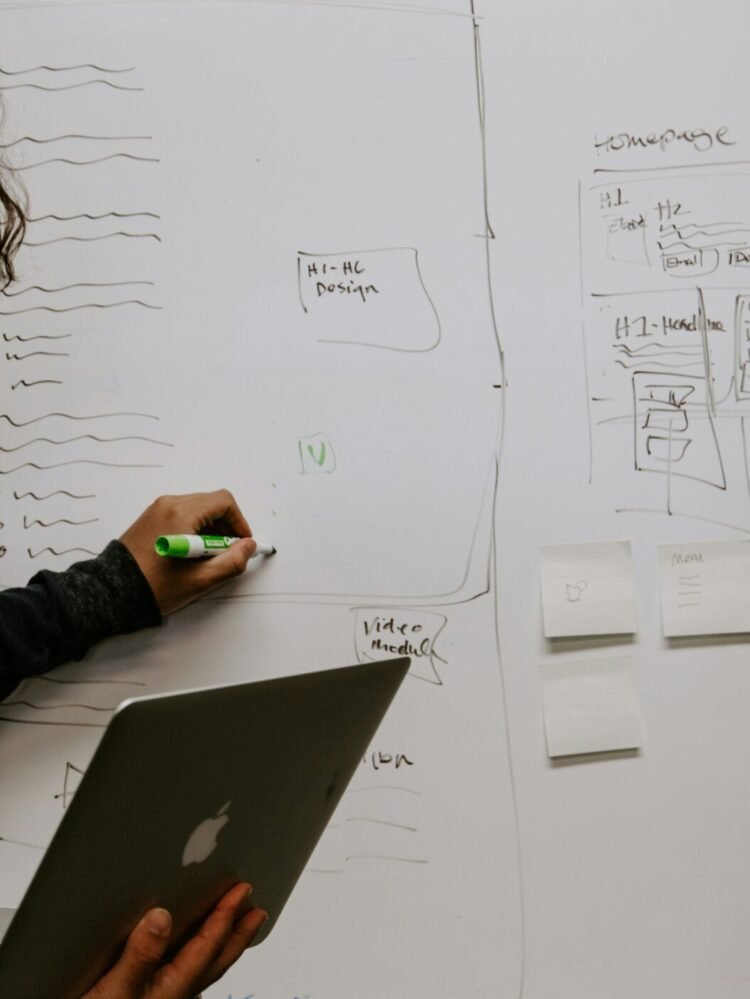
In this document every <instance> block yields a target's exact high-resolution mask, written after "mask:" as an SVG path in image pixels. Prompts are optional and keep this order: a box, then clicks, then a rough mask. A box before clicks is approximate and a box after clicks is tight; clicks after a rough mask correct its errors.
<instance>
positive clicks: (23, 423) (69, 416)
mask: <svg viewBox="0 0 750 999" xmlns="http://www.w3.org/2000/svg"><path fill="white" fill-rule="evenodd" d="M113 416H135V417H142V418H143V419H144V420H159V419H160V417H158V416H154V415H153V413H94V414H93V415H92V416H75V415H74V414H73V413H57V412H52V413H43V414H42V416H35V417H34V418H33V419H31V420H20V421H18V422H17V421H16V420H14V419H12V418H11V417H10V416H8V414H7V413H0V420H6V421H7V422H8V423H10V425H11V426H12V427H30V426H31V424H32V423H39V422H40V421H41V420H50V419H52V418H53V417H59V418H60V419H63V420H105V419H109V418H110V417H113Z"/></svg>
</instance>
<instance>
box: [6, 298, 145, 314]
mask: <svg viewBox="0 0 750 999" xmlns="http://www.w3.org/2000/svg"><path fill="white" fill-rule="evenodd" d="M125 305H139V306H141V308H143V309H153V310H154V311H156V312H160V311H161V309H162V306H161V305H151V304H150V303H149V302H142V301H141V300H140V299H139V298H129V299H127V301H125V302H109V303H108V304H106V305H105V304H104V303H103V302H87V303H86V305H69V306H67V307H66V308H60V309H56V308H54V307H53V306H51V305H32V306H30V307H29V308H27V309H0V316H20V315H23V313H24V312H56V313H62V312H81V311H83V310H84V309H120V308H122V307H123V306H125Z"/></svg>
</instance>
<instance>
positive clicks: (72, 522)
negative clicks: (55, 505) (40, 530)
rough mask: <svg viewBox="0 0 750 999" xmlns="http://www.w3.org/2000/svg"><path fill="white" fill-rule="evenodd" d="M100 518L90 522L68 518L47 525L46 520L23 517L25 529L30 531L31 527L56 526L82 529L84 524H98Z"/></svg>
mask: <svg viewBox="0 0 750 999" xmlns="http://www.w3.org/2000/svg"><path fill="white" fill-rule="evenodd" d="M98 520H99V518H98V517H90V518H89V519H88V520H69V519H68V518H67V517H60V518H59V520H51V521H50V522H49V523H46V522H45V521H44V520H27V518H26V514H24V516H23V528H24V530H25V531H28V530H29V528H31V527H36V526H37V525H38V526H39V527H54V526H55V525H56V524H70V526H71V527H82V526H83V525H84V524H96V523H97V522H98Z"/></svg>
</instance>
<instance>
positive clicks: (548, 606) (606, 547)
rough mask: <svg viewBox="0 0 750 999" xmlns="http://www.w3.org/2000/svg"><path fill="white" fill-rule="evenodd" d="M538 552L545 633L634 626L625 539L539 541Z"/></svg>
mask: <svg viewBox="0 0 750 999" xmlns="http://www.w3.org/2000/svg"><path fill="white" fill-rule="evenodd" d="M539 554H540V573H541V583H542V610H543V614H544V634H545V636H546V637H547V638H570V637H574V636H579V635H617V634H632V633H633V632H634V631H636V629H637V624H636V606H635V585H634V572H633V555H632V551H631V546H630V542H629V541H605V542H591V543H586V544H578V545H545V546H543V547H542V548H540V549H539Z"/></svg>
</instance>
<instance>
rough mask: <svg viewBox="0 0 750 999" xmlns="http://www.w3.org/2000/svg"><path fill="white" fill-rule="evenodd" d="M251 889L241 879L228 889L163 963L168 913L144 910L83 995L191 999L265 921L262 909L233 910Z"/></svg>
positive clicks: (216, 976) (90, 998)
mask: <svg viewBox="0 0 750 999" xmlns="http://www.w3.org/2000/svg"><path fill="white" fill-rule="evenodd" d="M250 891H251V888H250V885H248V884H247V883H246V882H240V884H237V885H235V886H234V888H232V889H231V891H229V892H227V894H226V895H225V896H224V897H223V898H222V899H221V900H220V902H219V903H218V904H217V906H216V908H215V909H214V911H213V912H212V913H211V915H210V916H208V918H207V919H206V921H205V922H204V923H203V926H202V927H201V928H200V930H199V931H198V932H197V933H196V935H195V936H194V937H192V938H191V939H190V940H188V942H187V943H186V944H185V946H184V947H182V949H181V950H180V951H179V952H178V953H177V955H176V956H175V957H174V958H172V960H171V961H169V962H168V963H166V964H163V963H162V960H163V957H164V952H165V951H166V949H167V946H168V945H169V937H170V933H171V930H172V918H171V916H170V915H169V913H168V912H167V911H166V909H152V910H151V911H150V912H147V913H146V915H145V916H144V917H143V919H142V920H141V921H140V923H138V925H137V926H136V927H135V929H134V930H133V932H132V933H131V934H130V936H129V937H128V939H127V943H126V944H125V949H124V951H123V952H122V955H121V957H120V959H119V960H118V961H117V963H116V964H115V965H114V967H112V968H111V969H110V970H109V971H108V972H107V974H106V975H105V976H104V977H103V978H101V979H100V980H99V981H98V982H97V984H96V985H95V986H94V987H93V988H92V989H91V990H90V991H89V992H87V993H86V994H85V996H82V997H81V999H190V997H191V996H194V995H195V994H196V993H198V992H201V991H202V990H203V989H206V988H208V986H209V985H212V984H213V983H214V982H216V981H218V980H219V979H220V978H221V976H222V975H223V974H224V972H225V971H227V969H228V968H230V967H231V966H232V965H233V964H234V962H235V961H236V960H237V959H238V958H239V957H240V956H241V955H242V953H243V952H244V951H245V949H246V948H247V947H249V946H250V944H251V943H252V940H253V938H254V936H255V934H256V933H257V932H258V930H259V929H260V928H261V926H262V925H263V923H264V922H265V921H266V913H265V912H264V911H263V910H262V909H256V908H252V909H250V910H249V911H248V912H246V913H245V914H244V915H242V916H240V917H239V918H238V916H237V913H238V910H239V908H240V906H241V905H242V903H243V902H244V901H245V899H246V898H247V896H248V895H249V893H250Z"/></svg>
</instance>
